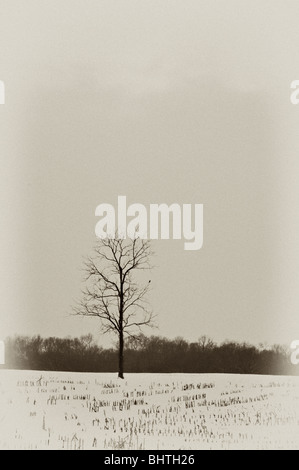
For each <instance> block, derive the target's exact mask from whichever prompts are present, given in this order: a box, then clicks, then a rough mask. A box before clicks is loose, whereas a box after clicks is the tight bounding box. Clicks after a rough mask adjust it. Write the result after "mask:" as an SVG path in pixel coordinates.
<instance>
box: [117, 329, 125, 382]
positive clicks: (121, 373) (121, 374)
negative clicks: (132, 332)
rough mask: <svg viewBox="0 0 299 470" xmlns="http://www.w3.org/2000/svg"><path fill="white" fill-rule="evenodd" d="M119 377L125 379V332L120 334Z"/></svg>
mask: <svg viewBox="0 0 299 470" xmlns="http://www.w3.org/2000/svg"><path fill="white" fill-rule="evenodd" d="M118 377H119V378H120V379H124V332H123V331H122V330H121V331H120V333H119V366H118Z"/></svg>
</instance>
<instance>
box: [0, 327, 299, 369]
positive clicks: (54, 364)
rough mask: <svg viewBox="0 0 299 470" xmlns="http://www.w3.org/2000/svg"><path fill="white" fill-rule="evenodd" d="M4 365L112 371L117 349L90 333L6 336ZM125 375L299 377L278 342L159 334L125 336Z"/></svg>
mask: <svg viewBox="0 0 299 470" xmlns="http://www.w3.org/2000/svg"><path fill="white" fill-rule="evenodd" d="M5 346H6V348H5V349H6V365H5V368H6V369H25V370H27V369H29V370H30V369H31V370H48V371H72V372H117V370H118V353H117V348H116V347H115V348H111V349H104V348H102V347H100V346H99V345H98V344H96V342H95V341H94V339H93V337H92V336H91V335H88V336H82V337H81V338H75V339H73V338H64V339H61V338H46V339H43V338H41V337H40V336H34V337H21V336H17V337H14V338H8V339H7V340H6V341H5ZM125 371H126V372H127V373H142V372H143V373H227V374H228V373H232V374H264V375H269V374H270V375H298V373H299V370H298V367H295V366H292V365H291V362H290V357H289V353H288V352H287V351H286V350H285V349H284V348H282V347H280V346H274V347H272V348H268V347H262V346H261V347H259V348H257V347H254V346H251V345H248V344H245V343H244V344H240V343H236V342H225V343H223V344H221V345H217V344H215V343H214V342H213V341H211V340H210V339H208V338H206V337H201V338H200V339H199V340H198V342H196V343H188V342H187V341H185V340H183V339H181V338H177V339H175V340H169V339H166V338H161V337H158V336H151V337H145V336H141V337H140V338H138V339H132V338H130V339H129V340H128V341H127V344H126V352H125Z"/></svg>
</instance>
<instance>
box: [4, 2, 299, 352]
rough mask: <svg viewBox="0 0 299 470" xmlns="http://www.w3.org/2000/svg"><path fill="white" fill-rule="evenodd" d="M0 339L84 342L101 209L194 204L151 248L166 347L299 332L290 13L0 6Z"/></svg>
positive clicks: (293, 15)
mask: <svg viewBox="0 0 299 470" xmlns="http://www.w3.org/2000/svg"><path fill="white" fill-rule="evenodd" d="M0 11H1V16H0V79H1V80H3V81H4V82H5V85H6V104H5V106H1V108H0V159H1V172H0V197H1V212H0V224H1V232H0V257H1V282H0V338H5V337H6V336H7V335H13V334H15V333H18V334H30V335H31V334H41V335H44V336H46V335H56V336H66V335H81V334H83V333H86V332H92V333H94V334H95V336H96V337H97V338H98V339H99V340H100V341H109V340H107V339H105V340H104V339H102V338H100V333H99V330H98V329H97V324H96V323H94V322H93V321H91V320H86V319H85V320H84V319H74V318H73V317H71V316H70V315H69V313H70V311H71V306H72V305H73V303H74V301H75V299H76V298H77V297H78V295H79V292H80V288H81V278H82V272H81V271H80V269H81V267H82V259H83V256H84V255H86V254H88V253H89V252H90V250H91V248H92V246H93V242H94V228H95V224H96V218H95V216H94V211H95V208H96V206H97V205H99V204H100V203H103V202H108V203H111V204H116V202H117V196H118V195H126V196H127V198H128V203H129V204H131V203H134V202H139V203H141V204H144V205H148V204H150V203H167V204H171V203H173V202H176V203H179V204H184V203H192V204H195V203H203V204H204V210H205V213H204V247H203V249H202V250H201V251H199V252H186V251H184V250H183V243H182V242H179V241H178V242H171V241H164V242H155V243H154V250H155V252H156V257H155V260H154V264H156V265H157V268H156V269H155V270H154V271H153V273H152V274H151V279H152V285H153V290H152V294H151V297H150V301H151V304H152V306H153V309H154V311H155V313H156V314H158V318H159V326H160V334H162V335H165V336H168V337H170V338H173V337H176V336H178V335H180V336H183V337H185V338H186V339H188V340H196V339H197V338H198V337H199V336H200V335H201V334H207V335H209V336H211V337H212V338H213V339H214V340H216V341H223V340H225V339H226V338H229V339H233V340H238V341H250V342H252V343H255V344H258V343H260V342H263V343H265V342H267V343H270V344H272V343H280V344H287V345H289V344H290V343H291V341H292V340H294V339H296V338H297V337H298V335H299V327H298V307H299V294H298V270H299V249H298V230H299V217H298V206H299V192H298V173H299V160H298V151H299V142H298V126H299V106H298V107H296V106H294V105H292V104H291V103H290V94H291V90H290V84H291V82H292V81H293V80H295V79H299V69H298V53H299V46H298V44H299V28H298V18H299V4H298V2H297V1H296V0H291V1H290V0H284V1H279V0H275V1H273V0H264V1H263V2H261V1H257V0H242V1H240V0H226V1H225V2H224V1H222V0H212V1H209V2H208V1H202V0H189V1H187V2H183V1H178V0H172V1H166V0H162V1H159V2H157V1H155V0H150V1H149V0H142V1H140V0H127V1H122V0H51V1H48V0H26V2H24V1H22V0H0Z"/></svg>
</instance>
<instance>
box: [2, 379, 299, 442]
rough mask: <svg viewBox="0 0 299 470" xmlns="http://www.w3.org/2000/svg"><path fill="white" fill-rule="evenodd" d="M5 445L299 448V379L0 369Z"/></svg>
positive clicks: (3, 438) (3, 440) (3, 439)
mask: <svg viewBox="0 0 299 470" xmlns="http://www.w3.org/2000/svg"><path fill="white" fill-rule="evenodd" d="M0 449H1V450H4V449H11V450H15V449H17V450H20V449H26V450H27V449H30V450H35V449H55V450H56V449H57V450H59V449H66V450H78V449H82V450H83V449H84V450H88V449H91V450H92V449H94V450H96V449H107V450H117V449H122V450H137V449H146V450H187V449H190V450H197V449H263V450H266V449H267V450H269V449H285V450H286V449H297V450H298V449H299V378H298V377H271V376H246V375H192V374H185V375H184V374H175V375H166V374H165V375H156V374H148V375H147V374H129V375H127V376H126V378H125V380H124V381H121V380H119V379H117V378H116V376H115V374H74V373H58V372H32V371H30V372H28V371H0Z"/></svg>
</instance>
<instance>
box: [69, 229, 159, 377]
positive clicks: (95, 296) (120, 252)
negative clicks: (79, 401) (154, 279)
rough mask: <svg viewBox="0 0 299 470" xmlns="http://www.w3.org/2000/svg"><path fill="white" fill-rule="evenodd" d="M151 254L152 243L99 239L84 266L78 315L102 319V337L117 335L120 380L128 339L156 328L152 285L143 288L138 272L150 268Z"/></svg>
mask: <svg viewBox="0 0 299 470" xmlns="http://www.w3.org/2000/svg"><path fill="white" fill-rule="evenodd" d="M151 254H152V252H151V246H150V242H149V241H147V240H142V239H140V238H135V239H111V238H107V239H104V240H102V239H98V241H97V244H96V246H95V249H94V255H93V256H91V257H89V258H88V259H87V260H86V262H85V267H84V270H85V272H86V278H85V282H86V286H85V288H84V289H83V291H82V300H81V301H80V302H79V304H78V306H77V307H76V308H75V313H76V314H77V315H83V316H88V317H96V318H99V319H100V320H101V322H102V331H103V333H109V332H113V333H115V334H117V336H118V339H119V373H118V376H119V377H120V378H121V379H123V378H124V345H125V336H126V335H127V336H129V337H133V338H135V337H136V336H138V335H139V334H140V333H141V330H142V327H144V326H154V325H153V314H152V311H151V310H150V309H149V307H148V302H147V300H146V294H147V293H148V291H149V287H150V282H151V281H150V280H147V282H146V283H145V284H144V283H141V282H139V281H138V280H137V279H136V275H137V271H143V270H147V269H150V268H151V265H150V256H151ZM134 274H135V276H134Z"/></svg>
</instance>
